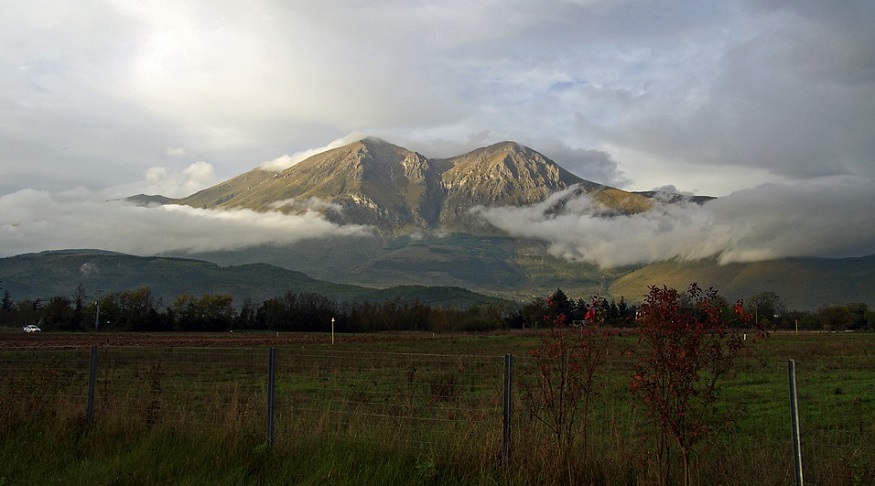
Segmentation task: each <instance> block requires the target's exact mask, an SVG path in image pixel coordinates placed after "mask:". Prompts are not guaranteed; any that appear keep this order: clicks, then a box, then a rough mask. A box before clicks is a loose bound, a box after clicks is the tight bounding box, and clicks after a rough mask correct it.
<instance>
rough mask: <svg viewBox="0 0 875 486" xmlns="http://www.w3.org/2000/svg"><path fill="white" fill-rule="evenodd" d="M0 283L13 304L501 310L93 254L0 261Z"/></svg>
mask: <svg viewBox="0 0 875 486" xmlns="http://www.w3.org/2000/svg"><path fill="white" fill-rule="evenodd" d="M0 281H2V287H3V289H5V290H8V291H9V292H10V294H11V296H12V298H13V300H24V299H37V298H39V299H49V298H51V297H55V296H65V297H70V298H74V297H75V296H76V295H77V291H78V289H79V287H80V286H81V287H82V290H83V291H84V292H85V293H86V294H87V295H90V296H91V297H93V296H94V295H95V294H96V292H97V290H101V291H103V292H117V291H123V290H131V289H136V288H138V287H149V288H150V289H151V291H152V293H153V295H155V296H156V297H160V298H161V299H162V301H163V303H164V305H170V304H172V303H173V301H174V300H175V299H176V297H178V296H179V295H182V294H189V295H195V296H200V295H204V294H211V295H216V294H228V295H231V296H233V297H235V299H236V302H237V303H238V304H239V303H241V302H242V301H243V299H245V298H251V299H252V300H253V301H255V302H261V301H264V300H266V299H268V298H271V297H279V296H282V295H284V294H285V293H286V292H289V291H291V292H294V293H310V292H312V293H318V294H321V295H324V296H326V297H328V298H330V299H332V300H335V301H337V302H360V301H365V300H368V301H372V302H383V301H386V300H391V299H402V300H413V299H416V300H420V301H422V302H430V303H433V305H437V306H440V305H452V306H461V307H470V306H472V305H477V304H481V303H501V299H497V298H495V297H489V296H485V295H480V294H476V293H474V292H471V291H468V290H465V289H462V288H458V287H449V286H435V287H429V286H423V285H405V286H398V287H390V288H384V289H380V288H367V287H361V286H356V285H344V284H336V283H331V282H326V281H322V280H316V279H314V278H311V277H308V276H307V275H305V274H303V273H301V272H296V271H291V270H286V269H283V268H279V267H276V266H272V265H268V264H265V263H252V264H245V265H237V266H219V265H217V264H215V263H209V262H205V261H200V260H194V259H186V258H169V257H137V256H131V255H124V254H121V253H113V252H105V251H99V250H64V251H49V252H42V253H31V254H25V255H18V256H14V257H8V258H0Z"/></svg>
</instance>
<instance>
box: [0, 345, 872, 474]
mask: <svg viewBox="0 0 875 486" xmlns="http://www.w3.org/2000/svg"><path fill="white" fill-rule="evenodd" d="M537 343H538V336H537V335H534V334H529V335H522V334H496V335H455V336H440V335H438V336H434V337H433V336H432V335H431V334H427V335H426V334H409V335H405V336H404V337H403V338H400V339H397V340H394V341H388V342H386V341H385V340H381V342H377V340H374V342H366V341H361V340H360V341H358V342H355V343H349V342H346V340H345V336H343V335H339V336H338V340H337V344H335V345H330V344H327V343H326V342H325V341H324V340H322V341H321V342H317V341H315V340H310V341H305V342H302V343H295V344H285V345H278V346H275V347H276V382H275V388H274V389H275V408H274V417H273V436H272V438H273V442H272V444H268V442H267V437H268V435H267V434H268V426H267V424H268V413H267V403H268V393H267V390H268V381H267V380H268V373H267V370H268V352H269V351H268V347H266V346H259V347H247V346H235V347H230V346H229V347H222V346H217V345H216V344H215V342H213V343H212V344H211V347H151V346H148V345H136V346H134V345H132V346H125V347H115V346H113V347H100V348H98V351H97V358H98V365H97V369H96V370H97V374H96V386H95V390H94V402H93V403H94V408H93V422H92V423H90V424H89V423H88V422H87V420H86V419H87V417H86V412H87V404H88V382H89V359H90V349H88V348H75V349H8V348H4V349H2V350H0V404H2V408H0V459H2V460H0V485H3V486H5V485H18V484H22V485H24V484H65V485H69V484H73V485H75V484H82V485H86V484H87V485H99V484H107V485H108V484H120V485H122V484H123V485H133V484H143V485H147V484H148V485H152V484H174V485H177V484H229V485H237V484H265V485H267V484H562V483H569V482H573V483H575V484H587V483H590V484H651V483H652V482H653V480H654V478H655V476H654V472H653V467H654V464H653V462H654V457H653V454H654V452H653V449H654V444H655V441H654V440H653V437H654V430H653V429H652V428H651V426H649V425H648V424H646V423H645V422H644V420H643V414H642V413H641V410H640V409H638V408H637V407H636V404H635V400H634V398H633V396H632V395H631V393H630V392H629V391H628V380H629V377H630V373H631V369H632V365H633V362H634V359H635V358H634V357H633V356H634V351H635V348H636V346H637V341H636V338H635V337H634V336H632V335H627V336H625V337H620V338H617V339H615V340H614V341H613V343H612V345H611V348H610V352H609V356H608V361H607V365H606V369H605V371H604V372H603V373H602V375H601V379H602V382H601V386H600V387H599V394H598V396H597V397H596V399H595V402H594V404H593V406H592V412H591V415H590V420H589V441H588V442H587V446H588V450H587V451H583V450H579V448H580V447H582V441H577V442H576V444H577V445H576V447H578V450H575V451H573V453H572V454H571V458H572V460H571V463H570V465H571V468H570V471H571V472H570V473H569V472H568V471H561V468H560V467H559V466H558V465H557V461H556V451H555V447H554V446H553V442H552V438H551V435H550V433H549V432H548V431H547V430H545V427H544V426H543V424H541V423H540V422H538V421H537V420H535V419H534V418H533V417H532V416H531V414H530V413H529V411H528V407H527V404H526V403H525V402H524V400H523V399H522V393H521V391H522V389H523V388H524V385H525V384H526V383H530V382H531V380H532V379H533V377H534V373H533V363H532V362H531V360H530V359H529V358H527V352H528V350H529V349H530V348H532V347H534V346H536V345H537ZM629 351H631V352H632V354H631V355H630V353H629ZM873 352H875V335H873V334H820V333H818V334H805V335H800V336H795V335H792V334H776V335H773V336H772V337H770V338H769V339H768V340H766V341H764V342H760V343H757V344H755V345H751V346H748V348H747V351H746V352H745V354H744V356H743V358H742V360H741V361H740V362H739V363H738V366H737V369H736V372H735V374H734V375H733V376H732V378H731V379H730V380H729V381H728V382H727V383H726V385H725V386H724V387H723V389H722V390H721V402H720V403H721V404H722V406H723V407H725V409H726V410H731V411H733V412H734V418H735V420H734V421H732V422H730V423H727V424H726V427H725V428H724V429H722V430H721V432H720V433H719V434H716V435H715V436H713V437H711V439H710V440H709V441H708V442H707V444H706V445H705V446H704V447H702V448H701V449H700V450H699V451H698V453H697V454H696V456H695V465H696V474H695V477H696V478H697V479H698V481H699V482H700V483H701V484H793V482H794V470H793V454H792V444H791V440H790V416H789V415H790V414H789V398H788V396H789V393H788V378H787V360H788V359H794V360H796V366H797V383H798V393H799V402H800V403H799V414H800V422H801V429H802V454H803V464H804V473H805V479H806V481H807V482H808V483H809V484H831V485H832V484H837V485H843V484H871V483H872V482H873V481H875V361H873ZM505 354H511V355H512V356H513V381H512V383H513V387H512V391H513V393H512V421H511V425H512V436H511V442H510V444H509V446H510V455H509V458H508V460H507V461H504V460H503V455H502V446H503V429H502V425H503V415H502V414H503V407H502V402H503V390H504V386H503V383H504V356H505ZM578 425H580V424H578Z"/></svg>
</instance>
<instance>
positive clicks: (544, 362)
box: [524, 291, 614, 484]
mask: <svg viewBox="0 0 875 486" xmlns="http://www.w3.org/2000/svg"><path fill="white" fill-rule="evenodd" d="M560 292H561V291H560ZM557 293H558V292H557ZM556 297H557V294H553V296H551V298H550V299H549V300H548V302H547V304H548V305H547V307H548V309H555V308H557V307H560V305H559V304H560V303H559V302H557V299H556ZM561 297H564V294H561V295H560V298H561ZM588 319H591V320H590V322H588V323H586V324H585V325H584V326H581V327H574V326H570V325H569V323H568V322H567V316H566V315H565V314H563V313H556V312H549V311H548V314H547V315H545V316H544V322H545V324H546V331H545V333H544V335H543V336H542V338H541V342H540V345H539V346H538V347H536V348H533V349H531V350H529V356H531V357H532V358H533V359H534V361H535V363H536V365H537V375H536V381H535V383H534V384H527V386H526V387H525V391H524V394H525V395H524V396H525V401H526V403H527V405H528V408H529V412H530V413H531V414H532V416H533V417H535V418H536V419H538V420H539V421H540V422H542V423H543V424H544V425H546V426H547V428H548V429H549V430H550V431H551V433H552V434H553V437H554V438H555V440H556V447H557V450H558V455H557V458H558V460H559V462H560V467H561V468H562V472H563V474H564V475H566V477H567V478H566V480H567V482H568V483H570V484H574V483H576V482H578V481H577V480H576V479H575V478H574V474H575V473H574V472H573V471H572V469H571V467H570V463H569V454H570V451H571V450H572V446H573V444H574V443H575V439H576V438H577V437H576V435H575V432H577V430H578V429H577V428H576V424H577V423H578V419H580V420H581V430H580V439H581V440H582V444H581V445H582V449H583V458H582V459H583V462H586V459H587V452H588V446H589V445H588V432H587V429H588V427H587V426H588V420H589V411H590V405H591V401H592V399H593V398H594V396H595V395H596V394H597V390H598V384H599V383H598V379H599V376H600V371H602V369H603V368H604V364H605V361H606V358H607V352H608V344H609V340H610V338H611V336H613V334H614V333H613V332H611V331H609V330H606V329H604V328H602V327H601V326H600V325H599V323H598V322H597V321H598V319H597V315H596V313H595V311H593V312H592V313H591V314H589V317H588Z"/></svg>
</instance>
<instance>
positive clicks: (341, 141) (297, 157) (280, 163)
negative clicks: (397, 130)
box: [259, 132, 366, 172]
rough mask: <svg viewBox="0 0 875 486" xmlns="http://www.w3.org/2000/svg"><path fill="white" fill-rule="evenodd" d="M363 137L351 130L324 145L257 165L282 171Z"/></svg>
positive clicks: (274, 170) (270, 169)
mask: <svg viewBox="0 0 875 486" xmlns="http://www.w3.org/2000/svg"><path fill="white" fill-rule="evenodd" d="M365 137H366V135H365V134H363V133H360V132H353V133H350V134H349V135H347V136H345V137H341V138H338V139H336V140H334V141H332V142H331V143H329V144H328V145H325V146H323V147H319V148H314V149H309V150H303V151H301V152H295V153H294V154H292V155H287V154H283V155H281V156H279V157H277V158H275V159H273V160H268V161H266V162H262V163H261V165H259V168H261V169H264V170H268V171H271V172H282V171H284V170H286V169H288V168H289V167H291V166H293V165H295V164H297V163H298V162H300V161H302V160H305V159H307V158H309V157H312V156H314V155H318V154H321V153H322V152H327V151H329V150H331V149H335V148H338V147H343V146H344V145H347V144H350V143H352V142H355V141H358V140H361V139H363V138H365Z"/></svg>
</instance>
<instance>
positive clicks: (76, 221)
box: [0, 147, 875, 267]
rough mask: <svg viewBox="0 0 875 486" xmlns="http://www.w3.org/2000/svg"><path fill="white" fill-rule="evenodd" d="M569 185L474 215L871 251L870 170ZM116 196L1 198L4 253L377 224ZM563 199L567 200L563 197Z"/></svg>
mask: <svg viewBox="0 0 875 486" xmlns="http://www.w3.org/2000/svg"><path fill="white" fill-rule="evenodd" d="M326 148H330V147H326ZM314 155H315V154H314ZM305 158H306V157H305ZM558 163H559V164H560V165H561V161H558ZM201 176H203V171H198V170H191V171H189V172H188V173H185V174H179V184H182V185H185V183H186V181H187V180H191V179H192V178H197V177H201ZM570 191H573V188H571V189H566V190H565V191H564V192H563V191H560V192H557V193H555V194H552V195H551V196H549V197H548V198H547V199H546V200H544V201H542V202H537V203H535V204H529V205H522V206H510V205H505V204H498V205H493V206H485V205H480V206H475V207H472V209H471V213H470V215H471V216H472V217H474V218H478V219H479V220H480V221H482V222H484V223H488V224H490V225H493V226H494V227H495V228H498V229H500V230H502V231H505V232H506V233H507V234H509V235H512V236H518V237H525V238H531V239H535V240H540V241H544V242H547V243H548V244H549V248H550V250H549V251H550V252H551V253H553V254H555V255H557V256H560V257H562V258H567V259H569V260H576V261H587V262H592V263H596V264H598V265H600V266H604V267H613V266H618V265H627V264H634V263H650V262H655V261H660V260H666V259H681V260H695V259H700V258H706V257H711V256H717V257H718V258H719V260H720V261H721V262H739V261H757V260H767V259H775V258H782V257H790V256H816V257H841V256H860V255H868V254H873V253H875V228H873V225H872V224H871V222H872V218H871V208H873V207H875V181H873V180H872V179H867V178H864V177H852V176H829V177H821V178H815V179H808V180H805V181H800V182H798V183H792V184H791V183H780V184H778V183H769V184H762V185H759V186H756V187H754V188H751V189H746V190H743V191H738V192H735V193H733V194H730V195H728V196H725V197H721V198H719V199H716V200H713V201H711V202H708V203H706V204H704V205H699V204H692V203H686V204H684V203H675V204H656V205H655V206H654V207H653V208H652V209H651V210H649V211H643V212H634V213H629V214H613V215H610V216H606V215H604V214H601V213H600V212H599V211H598V208H599V207H600V204H602V203H600V202H597V201H594V200H593V199H592V198H591V196H589V195H587V194H583V193H581V194H578V195H576V196H572V192H570ZM109 196H110V193H96V192H94V191H91V190H87V189H83V188H79V189H74V190H70V191H66V192H48V191H38V190H31V189H26V190H21V191H17V192H13V193H11V194H7V195H4V196H2V197H0V256H10V255H15V254H20V253H26V252H35V251H41V250H50V249H65V248H100V249H105V250H112V251H118V252H123V253H129V254H134V255H153V254H161V253H167V252H191V253H199V252H208V251H217V250H231V249H243V248H249V247H255V246H260V245H281V244H287V243H291V242H295V241H301V240H312V239H318V238H323V237H343V238H350V244H355V239H358V238H375V237H376V236H375V234H376V233H375V231H376V228H374V227H372V226H370V225H363V224H351V223H349V222H345V223H342V224H341V223H338V222H332V221H331V220H330V219H329V218H328V217H326V214H329V213H330V211H326V208H329V209H330V208H331V206H330V205H326V204H325V203H320V202H319V201H318V200H297V201H296V204H297V206H296V208H297V210H296V211H294V212H289V211H285V212H283V211H281V210H280V209H281V208H279V207H276V208H275V209H271V208H268V209H266V210H262V211H254V210H251V209H245V208H216V209H203V208H195V207H190V206H186V205H178V204H171V205H151V206H137V205H133V204H130V203H126V202H124V201H121V200H118V199H112V200H108V199H109ZM559 199H563V204H562V205H560V206H556V204H555V203H556V202H557V201H558V200H559ZM314 203H315V204H314ZM557 208H558V210H557ZM335 209H337V208H335ZM337 210H339V209H337ZM433 230H434V231H437V232H439V231H440V228H434V229H433ZM429 231H431V230H429Z"/></svg>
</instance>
